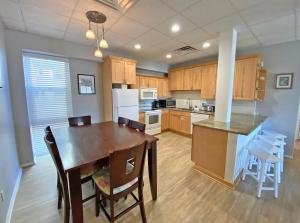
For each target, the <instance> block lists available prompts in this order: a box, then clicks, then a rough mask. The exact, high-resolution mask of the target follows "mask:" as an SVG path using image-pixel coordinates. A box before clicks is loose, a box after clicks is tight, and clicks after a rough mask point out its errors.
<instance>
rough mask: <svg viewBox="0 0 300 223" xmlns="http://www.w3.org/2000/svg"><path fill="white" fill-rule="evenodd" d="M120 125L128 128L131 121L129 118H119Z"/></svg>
mask: <svg viewBox="0 0 300 223" xmlns="http://www.w3.org/2000/svg"><path fill="white" fill-rule="evenodd" d="M118 124H119V125H126V126H128V124H129V119H128V118H124V117H118Z"/></svg>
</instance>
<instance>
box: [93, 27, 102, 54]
mask: <svg viewBox="0 0 300 223" xmlns="http://www.w3.org/2000/svg"><path fill="white" fill-rule="evenodd" d="M98 37H99V35H98V24H97V44H96V46H97V49H96V50H95V53H94V56H95V57H102V56H103V55H102V52H101V50H100V48H99V45H100V44H99V38H98Z"/></svg>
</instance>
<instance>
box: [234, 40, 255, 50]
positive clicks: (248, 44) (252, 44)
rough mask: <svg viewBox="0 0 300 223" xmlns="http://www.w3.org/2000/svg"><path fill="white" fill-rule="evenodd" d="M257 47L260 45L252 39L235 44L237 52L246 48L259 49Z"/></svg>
mask: <svg viewBox="0 0 300 223" xmlns="http://www.w3.org/2000/svg"><path fill="white" fill-rule="evenodd" d="M259 46H260V43H259V42H258V41H257V40H256V39H254V38H251V39H244V40H239V41H238V42H237V49H238V50H241V49H247V48H255V47H259Z"/></svg>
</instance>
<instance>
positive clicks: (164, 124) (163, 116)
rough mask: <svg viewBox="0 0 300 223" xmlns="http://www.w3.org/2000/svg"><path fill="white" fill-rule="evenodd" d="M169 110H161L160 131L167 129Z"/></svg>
mask: <svg viewBox="0 0 300 223" xmlns="http://www.w3.org/2000/svg"><path fill="white" fill-rule="evenodd" d="M169 119H170V117H169V110H162V112H161V130H162V131H165V130H167V129H169Z"/></svg>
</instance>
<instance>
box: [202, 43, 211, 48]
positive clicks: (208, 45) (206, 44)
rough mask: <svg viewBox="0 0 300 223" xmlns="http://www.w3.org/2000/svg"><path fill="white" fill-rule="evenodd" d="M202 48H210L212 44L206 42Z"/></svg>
mask: <svg viewBox="0 0 300 223" xmlns="http://www.w3.org/2000/svg"><path fill="white" fill-rule="evenodd" d="M202 47H203V48H208V47H210V43H209V42H205V43H203V45H202Z"/></svg>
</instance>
